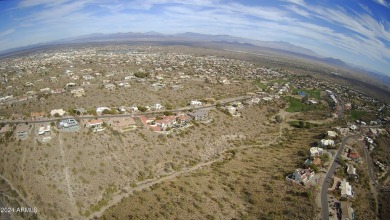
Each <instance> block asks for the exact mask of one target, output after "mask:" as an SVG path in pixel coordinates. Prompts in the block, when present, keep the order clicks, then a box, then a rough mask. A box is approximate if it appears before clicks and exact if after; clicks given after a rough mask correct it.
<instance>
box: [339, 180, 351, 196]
mask: <svg viewBox="0 0 390 220" xmlns="http://www.w3.org/2000/svg"><path fill="white" fill-rule="evenodd" d="M340 189H341V197H342V198H352V197H353V196H354V195H353V192H352V186H351V185H350V184H349V182H347V181H346V180H345V179H343V180H342V181H341V184H340Z"/></svg>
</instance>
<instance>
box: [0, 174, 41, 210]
mask: <svg viewBox="0 0 390 220" xmlns="http://www.w3.org/2000/svg"><path fill="white" fill-rule="evenodd" d="M0 178H1V179H3V180H4V181H5V182H6V183H7V184H8V186H9V187H10V188H11V189H12V190H13V191H15V192H16V194H18V196H19V197H20V199H22V200H23V202H24V203H26V204H27V205H28V206H29V207H33V206H31V205H30V203H29V202H27V200H26V198H24V196H23V195H22V194H21V193H20V192H19V191H18V190H17V189H16V188H15V186H14V185H13V184H12V183H11V181H9V180H8V179H7V178H5V177H4V176H3V175H1V174H0Z"/></svg>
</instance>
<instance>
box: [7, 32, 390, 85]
mask: <svg viewBox="0 0 390 220" xmlns="http://www.w3.org/2000/svg"><path fill="white" fill-rule="evenodd" d="M129 41H133V42H136V41H139V42H141V41H146V42H147V41H150V42H178V43H184V42H187V43H188V42H195V43H196V42H197V43H219V44H223V45H231V46H239V47H240V48H247V49H250V50H251V51H252V52H253V51H254V50H257V51H261V50H268V51H274V52H279V53H284V54H287V55H288V54H289V55H292V56H298V57H302V58H305V59H309V60H314V61H319V62H322V63H326V64H329V65H332V66H337V67H342V68H350V69H351V68H352V69H354V70H356V71H362V70H363V71H364V72H365V73H366V74H368V75H371V76H373V77H374V78H377V79H380V80H381V81H382V82H383V81H385V82H386V83H389V82H390V77H388V76H386V75H383V74H381V73H377V72H373V71H368V70H366V69H362V68H356V67H351V66H350V65H348V64H346V63H345V62H343V61H342V60H339V59H335V58H331V57H328V58H326V57H322V56H320V55H318V54H317V53H315V52H314V51H312V50H309V49H307V48H303V47H300V46H296V45H293V44H291V43H288V42H283V41H260V40H253V39H247V38H242V37H235V36H231V35H211V34H199V33H192V32H186V33H179V34H161V33H158V32H146V33H134V32H128V33H113V34H102V33H94V34H88V35H82V36H78V37H72V38H65V39H61V40H56V41H51V42H47V43H40V44H35V45H30V46H26V47H20V48H14V49H9V50H5V51H1V52H0V55H6V54H13V53H14V52H17V51H22V50H30V49H34V48H36V47H44V46H51V45H59V44H72V43H76V44H77V43H93V42H129Z"/></svg>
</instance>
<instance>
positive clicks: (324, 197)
mask: <svg viewBox="0 0 390 220" xmlns="http://www.w3.org/2000/svg"><path fill="white" fill-rule="evenodd" d="M372 127H374V126H372ZM360 135H361V134H354V135H348V136H346V137H344V139H343V140H342V142H341V144H340V147H339V149H338V151H337V154H336V156H335V157H334V159H333V163H332V165H331V167H330V169H329V170H328V172H327V174H326V177H325V179H324V182H323V183H322V187H321V207H322V219H323V220H328V219H329V205H328V188H329V186H330V184H332V180H333V178H332V176H333V174H334V171H335V169H336V167H337V166H338V161H339V159H340V155H341V153H342V152H343V150H344V147H345V144H346V143H347V141H348V140H349V139H355V140H356V141H357V142H358V143H359V146H360V147H361V148H363V151H364V155H365V161H366V163H367V170H368V175H369V177H370V179H371V182H372V183H373V184H374V186H375V187H376V188H377V189H378V190H382V191H390V187H384V186H382V185H381V184H379V183H378V182H377V181H376V179H375V178H374V173H373V167H372V166H373V163H372V159H371V157H370V155H369V153H368V150H367V148H366V146H365V145H364V144H362V143H361V142H360V141H359V140H358V139H357V137H359V136H360Z"/></svg>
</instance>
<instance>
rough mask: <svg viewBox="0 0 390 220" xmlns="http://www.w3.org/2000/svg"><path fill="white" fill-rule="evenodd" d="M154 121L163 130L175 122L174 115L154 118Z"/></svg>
mask: <svg viewBox="0 0 390 220" xmlns="http://www.w3.org/2000/svg"><path fill="white" fill-rule="evenodd" d="M154 123H155V124H156V125H157V126H160V127H161V130H165V129H167V128H170V127H172V126H173V125H174V124H176V116H163V117H162V119H159V120H156V121H154Z"/></svg>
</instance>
